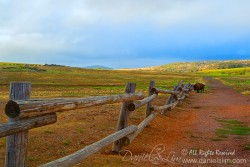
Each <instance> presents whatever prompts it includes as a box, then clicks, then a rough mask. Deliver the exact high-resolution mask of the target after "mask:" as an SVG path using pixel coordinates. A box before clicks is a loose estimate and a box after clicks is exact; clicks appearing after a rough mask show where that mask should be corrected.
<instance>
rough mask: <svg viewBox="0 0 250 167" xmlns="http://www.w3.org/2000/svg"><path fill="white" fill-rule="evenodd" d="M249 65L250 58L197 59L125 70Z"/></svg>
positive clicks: (199, 69) (183, 69) (163, 69)
mask: <svg viewBox="0 0 250 167" xmlns="http://www.w3.org/2000/svg"><path fill="white" fill-rule="evenodd" d="M242 67H243V68H244V67H250V60H224V61H199V62H176V63H169V64H164V65H161V66H152V67H145V68H134V69H126V70H150V71H166V72H198V71H202V70H211V69H228V68H242Z"/></svg>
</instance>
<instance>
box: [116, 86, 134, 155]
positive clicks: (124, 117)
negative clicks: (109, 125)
mask: <svg viewBox="0 0 250 167" xmlns="http://www.w3.org/2000/svg"><path fill="white" fill-rule="evenodd" d="M135 87H136V84H135V83H130V82H128V83H127V84H126V89H125V93H134V92H135ZM128 104H129V102H123V103H122V108H121V110H120V115H119V119H118V122H117V127H116V131H119V130H121V129H124V128H126V127H127V126H128V116H129V111H128ZM124 142H125V141H124V138H122V139H120V140H117V141H116V142H114V143H113V146H112V152H119V151H120V150H121V149H122V146H123V145H124Z"/></svg>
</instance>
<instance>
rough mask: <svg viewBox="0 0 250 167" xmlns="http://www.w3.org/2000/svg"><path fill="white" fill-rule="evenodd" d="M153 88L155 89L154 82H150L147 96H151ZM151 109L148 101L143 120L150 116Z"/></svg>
mask: <svg viewBox="0 0 250 167" xmlns="http://www.w3.org/2000/svg"><path fill="white" fill-rule="evenodd" d="M154 87H155V81H153V80H150V82H149V86H148V92H149V93H148V96H151V95H152V94H154V92H153V91H152V88H154ZM151 107H152V103H151V101H150V102H148V103H147V109H146V114H145V118H147V117H148V116H149V115H150V114H151Z"/></svg>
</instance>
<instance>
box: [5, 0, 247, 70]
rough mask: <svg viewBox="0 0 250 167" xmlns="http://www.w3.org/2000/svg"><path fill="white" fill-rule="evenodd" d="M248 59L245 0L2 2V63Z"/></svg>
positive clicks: (134, 63) (114, 63) (135, 64)
mask: <svg viewBox="0 0 250 167" xmlns="http://www.w3.org/2000/svg"><path fill="white" fill-rule="evenodd" d="M249 58H250V1H249V0H70V1H69V0H22V1H20V0H0V61H10V62H25V63H40V64H44V63H49V64H52V63H55V64H63V65H70V66H79V67H83V66H89V65H103V66H108V67H113V68H123V67H144V66H153V65H160V64H166V63H169V62H176V61H199V60H225V59H249Z"/></svg>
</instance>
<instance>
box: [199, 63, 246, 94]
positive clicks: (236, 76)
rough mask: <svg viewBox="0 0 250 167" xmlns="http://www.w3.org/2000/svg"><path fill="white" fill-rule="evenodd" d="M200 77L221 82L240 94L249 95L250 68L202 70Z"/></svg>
mask: <svg viewBox="0 0 250 167" xmlns="http://www.w3.org/2000/svg"><path fill="white" fill-rule="evenodd" d="M199 73H200V75H208V76H212V77H214V78H217V79H219V80H221V81H222V82H223V83H224V84H226V85H229V86H232V87H233V88H234V89H236V90H237V91H238V92H241V93H242V94H245V95H249V94H250V67H245V68H233V69H218V70H204V71H202V72H199Z"/></svg>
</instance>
